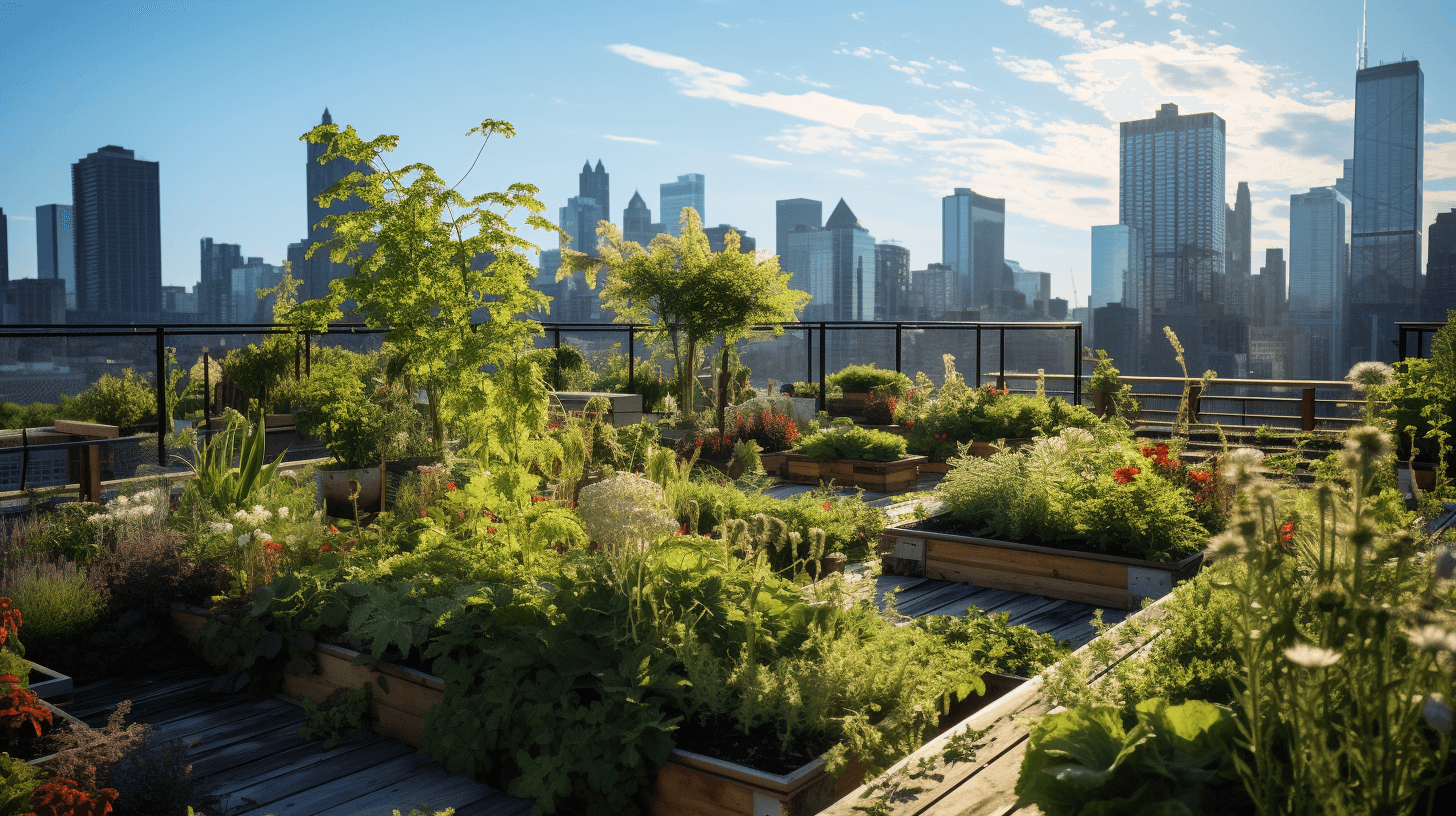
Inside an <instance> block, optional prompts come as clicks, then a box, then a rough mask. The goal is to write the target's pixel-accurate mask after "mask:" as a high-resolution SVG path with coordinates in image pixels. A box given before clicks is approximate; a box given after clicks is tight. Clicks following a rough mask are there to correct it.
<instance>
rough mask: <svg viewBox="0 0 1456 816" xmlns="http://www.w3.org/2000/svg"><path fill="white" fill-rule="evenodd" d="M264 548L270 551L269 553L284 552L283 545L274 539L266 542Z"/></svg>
mask: <svg viewBox="0 0 1456 816" xmlns="http://www.w3.org/2000/svg"><path fill="white" fill-rule="evenodd" d="M263 548H264V549H265V550H267V551H269V552H275V553H281V552H283V545H282V544H279V543H278V542H276V541H274V540H272V539H269V540H267V541H264V542H263Z"/></svg>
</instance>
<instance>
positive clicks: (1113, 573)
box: [880, 526, 1203, 611]
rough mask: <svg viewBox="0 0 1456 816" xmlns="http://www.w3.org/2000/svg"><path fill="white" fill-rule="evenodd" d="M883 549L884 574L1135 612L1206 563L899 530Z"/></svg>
mask: <svg viewBox="0 0 1456 816" xmlns="http://www.w3.org/2000/svg"><path fill="white" fill-rule="evenodd" d="M880 552H881V555H882V558H883V564H884V568H885V571H886V572H895V573H899V574H907V575H916V574H920V575H924V576H925V577H926V578H936V579H940V580H945V581H957V582H960V583H965V584H975V585H976V586H983V587H990V588H991V589H1007V590H1011V591H1013V592H1029V593H1032V594H1034V595H1044V596H1046V597H1048V598H1060V599H1063V600H1068V601H1080V602H1082V603H1090V604H1094V605H1096V606H1102V607H1108V608H1111V609H1128V610H1133V611H1136V610H1138V609H1141V608H1142V604H1143V600H1144V599H1145V598H1161V597H1163V596H1164V595H1167V594H1168V593H1169V592H1171V591H1172V590H1173V585H1174V584H1176V583H1178V582H1179V581H1185V580H1187V579H1189V578H1192V577H1193V576H1194V575H1195V574H1196V573H1197V572H1198V569H1199V567H1200V566H1202V564H1203V553H1197V554H1195V555H1191V556H1189V557H1187V558H1184V559H1183V560H1181V561H1173V562H1169V563H1159V562H1154V561H1142V560H1139V559H1136V558H1125V557H1123V556H1120V555H1107V554H1105V553H1093V552H1080V551H1076V550H1066V549H1060V548H1057V547H1045V546H1041V545H1038V544H1022V543H1018V542H1012V541H999V540H997V539H994V538H978V537H975V536H962V535H953V534H951V533H936V532H927V531H924V530H915V529H911V528H909V527H903V526H891V527H886V528H885V531H884V533H883V534H882V535H881V539H880Z"/></svg>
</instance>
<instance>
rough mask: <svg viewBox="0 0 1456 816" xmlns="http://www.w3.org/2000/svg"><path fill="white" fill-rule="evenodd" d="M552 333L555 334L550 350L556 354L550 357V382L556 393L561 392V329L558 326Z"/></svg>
mask: <svg viewBox="0 0 1456 816" xmlns="http://www.w3.org/2000/svg"><path fill="white" fill-rule="evenodd" d="M553 331H554V332H555V338H556V339H555V340H554V341H553V342H552V344H551V348H552V349H554V350H555V352H556V353H555V354H553V355H552V357H551V380H552V382H553V383H554V384H555V386H556V390H557V391H560V390H561V327H560V326H557V327H555V329H554V330H553Z"/></svg>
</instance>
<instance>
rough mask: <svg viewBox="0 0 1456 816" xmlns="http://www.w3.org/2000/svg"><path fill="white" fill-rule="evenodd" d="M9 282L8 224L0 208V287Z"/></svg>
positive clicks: (2, 208) (3, 210)
mask: <svg viewBox="0 0 1456 816" xmlns="http://www.w3.org/2000/svg"><path fill="white" fill-rule="evenodd" d="M9 282H10V222H9V221H7V220H6V218H5V208H4V207H0V286H3V285H5V284H7V283H9Z"/></svg>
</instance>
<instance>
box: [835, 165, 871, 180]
mask: <svg viewBox="0 0 1456 816" xmlns="http://www.w3.org/2000/svg"><path fill="white" fill-rule="evenodd" d="M834 172H836V173H838V174H839V175H841V176H854V177H855V178H861V177H863V176H864V174H865V172H864V171H863V170H856V169H855V168H853V167H841V168H839V169H838V170H835V171H834Z"/></svg>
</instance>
